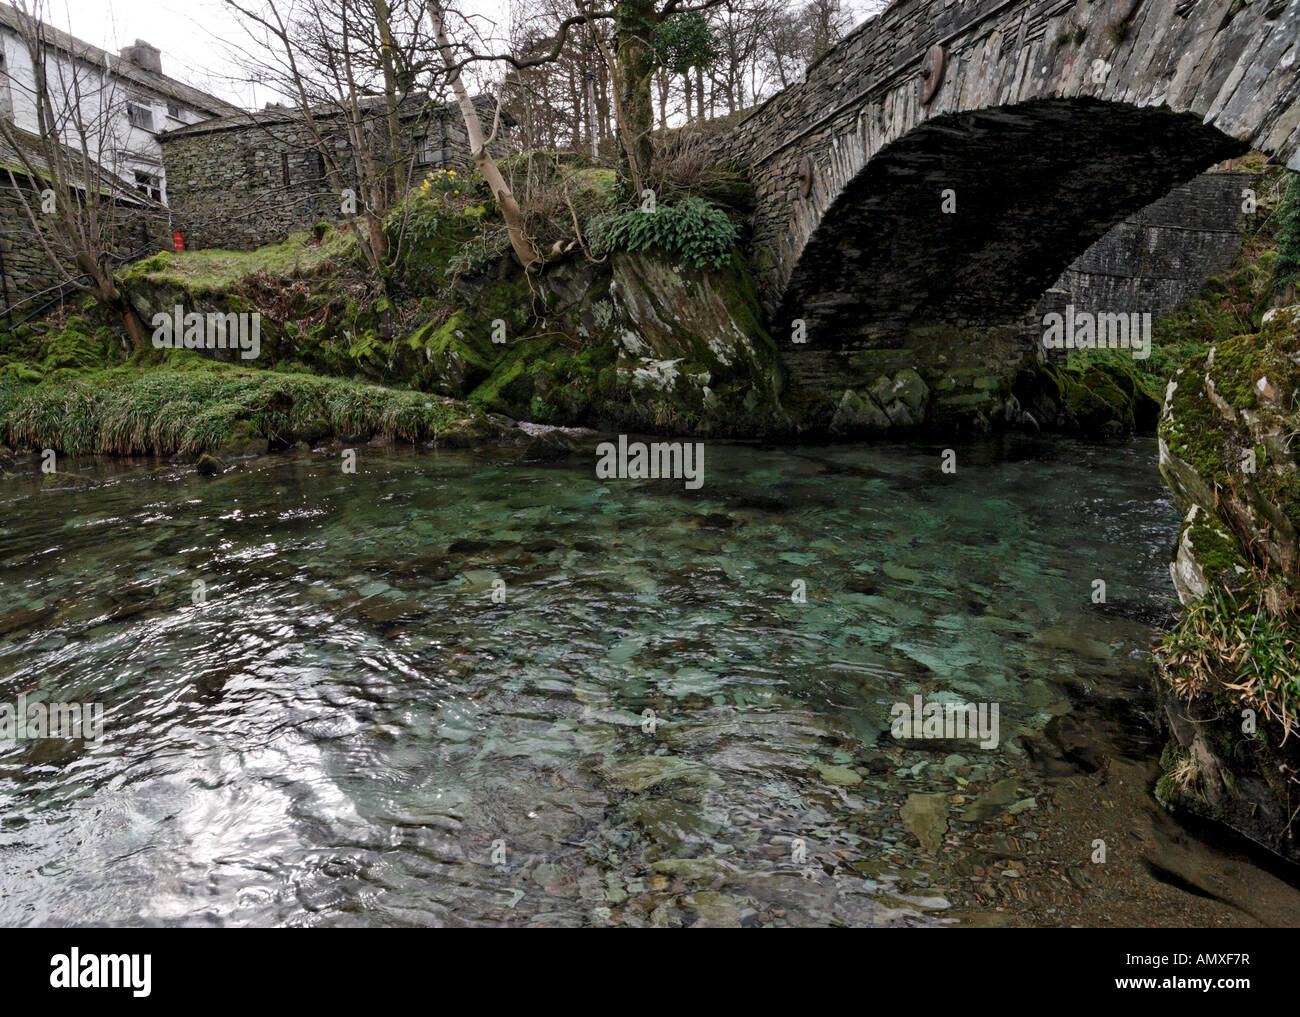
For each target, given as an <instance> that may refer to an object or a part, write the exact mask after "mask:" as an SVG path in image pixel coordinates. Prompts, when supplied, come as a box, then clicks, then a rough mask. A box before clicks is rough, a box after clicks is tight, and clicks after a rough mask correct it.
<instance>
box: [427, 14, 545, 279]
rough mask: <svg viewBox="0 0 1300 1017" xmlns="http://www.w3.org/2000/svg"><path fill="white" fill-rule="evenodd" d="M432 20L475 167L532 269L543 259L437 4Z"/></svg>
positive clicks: (525, 263) (520, 254)
mask: <svg viewBox="0 0 1300 1017" xmlns="http://www.w3.org/2000/svg"><path fill="white" fill-rule="evenodd" d="M429 18H430V20H431V21H432V22H433V36H434V41H436V42H437V44H438V52H439V53H441V55H442V62H443V66H445V67H446V68H447V70H448V71H449V72H450V79H449V83H450V85H451V88H452V91H453V92H455V93H456V104H457V106H459V107H460V115H461V117H462V118H463V119H464V121H465V134H466V136H467V137H468V139H469V151H470V155H471V156H472V157H473V159H474V165H475V166H476V167H477V168H478V171H479V172H480V173H482V174H483V179H484V180H486V181H487V185H488V188H489V189H490V190H491V191H492V197H494V198H495V199H496V203H497V207H498V208H500V209H501V218H502V219H504V220H505V222H506V233H507V235H508V236H509V237H510V246H511V247H512V248H513V249H514V252H515V254H516V256H517V257H518V258H519V261H520V262H521V263H522V264H523V266H524V268H525V270H527V269H530V268H532V267H533V266H534V265H536V264H539V263H540V262H541V260H542V259H541V258H540V257H538V255H537V252H536V251H534V250H533V245H532V244H530V243H529V242H528V237H527V236H525V234H524V216H523V213H522V212H521V211H520V210H519V203H518V202H516V201H515V196H514V194H513V193H512V192H511V190H510V187H509V185H507V184H506V181H505V178H504V177H503V176H501V170H500V169H499V168H498V167H497V164H496V160H494V159H493V158H492V155H491V154H490V153H489V152H488V148H487V142H486V141H484V139H483V125H482V123H480V122H479V118H478V110H476V109H475V108H474V103H473V101H472V100H471V99H470V97H469V90H468V89H467V88H466V87H465V82H464V81H463V80H462V79H461V76H460V71H459V70H457V69H456V55H455V53H454V52H453V51H452V48H451V41H450V40H449V39H448V38H447V28H446V25H445V24H444V22H443V17H442V7H441V6H440V5H439V4H438V3H437V2H434V3H431V4H429Z"/></svg>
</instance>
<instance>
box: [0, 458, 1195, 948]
mask: <svg viewBox="0 0 1300 1017" xmlns="http://www.w3.org/2000/svg"><path fill="white" fill-rule="evenodd" d="M939 452H940V450H939V449H937V448H933V449H932V448H918V447H916V446H909V447H897V446H869V447H843V446H841V447H827V448H802V449H796V450H788V449H784V450H760V449H753V448H748V447H740V446H731V447H729V446H725V445H718V444H710V445H709V446H708V450H707V454H708V458H707V461H706V468H707V471H708V472H707V483H706V484H705V487H704V488H703V489H702V490H699V491H686V490H684V489H683V485H682V484H681V482H680V481H678V482H672V481H650V482H637V481H598V480H597V479H596V478H595V476H594V470H593V468H592V462H591V461H590V460H586V459H576V460H566V461H564V462H561V463H555V464H533V465H528V464H523V463H520V462H515V461H510V459H509V457H508V456H507V454H506V453H478V454H474V453H450V452H440V453H423V454H417V453H412V452H400V451H383V450H366V451H364V452H363V453H362V454H361V456H360V457H359V460H358V472H357V473H356V474H355V475H347V474H343V473H342V472H341V470H340V469H339V460H338V458H337V456H336V455H322V454H312V455H308V454H306V453H304V454H301V455H299V456H296V457H294V456H289V457H270V458H267V459H263V460H257V461H254V462H251V463H249V464H245V465H243V466H242V467H241V468H239V469H237V470H235V471H232V472H229V473H227V474H225V475H224V476H222V477H220V478H216V479H203V478H199V477H197V476H194V475H193V474H192V473H188V474H184V473H181V472H178V471H167V470H163V471H159V470H158V468H157V466H156V464H152V465H150V464H136V465H116V466H107V465H101V466H96V465H93V464H85V465H83V467H82V469H83V470H85V471H86V472H88V473H89V474H90V475H92V476H95V477H97V478H98V479H100V480H103V481H105V483H104V484H102V485H101V486H97V487H95V488H93V489H90V490H85V491H77V490H71V491H49V490H46V491H41V490H40V489H39V485H38V484H37V483H36V481H35V480H34V479H32V478H28V479H19V480H17V481H12V482H10V483H8V484H6V485H4V486H3V487H2V488H0V630H2V631H6V632H7V634H5V635H3V636H0V702H9V703H12V702H14V701H15V700H16V698H17V696H18V695H19V693H27V694H28V695H29V698H30V697H33V696H35V695H36V694H38V693H45V694H47V695H48V696H50V697H51V698H52V699H54V700H65V701H83V702H101V703H103V704H104V705H105V708H106V714H105V724H104V736H103V738H102V739H101V740H100V741H99V742H97V743H82V742H72V741H59V740H46V741H40V742H26V743H18V744H10V745H7V746H6V745H0V924H5V925H15V924H33V925H35V924H61V923H80V922H89V923H95V924H108V923H174V924H189V925H246V924H258V925H263V924H288V925H379V924H383V925H390V924H413V925H428V924H601V925H603V924H608V923H611V922H613V923H618V924H655V923H658V924H676V923H678V922H680V921H683V920H686V921H689V920H692V918H693V916H695V915H696V914H698V915H702V916H704V917H706V918H710V919H712V920H716V921H720V922H722V923H724V924H726V923H730V922H733V921H739V922H741V923H743V924H756V923H763V924H777V925H781V924H828V923H845V924H927V923H937V922H943V921H946V920H948V919H946V918H945V910H947V905H948V903H949V902H948V901H947V900H946V899H945V894H944V883H945V874H944V872H943V865H944V864H945V863H944V862H943V861H942V860H940V861H935V860H934V859H931V858H929V857H928V856H924V855H923V854H921V853H920V851H919V847H918V845H917V843H916V841H915V839H914V838H912V837H911V835H910V834H909V833H908V832H907V831H906V830H905V829H904V828H903V827H902V826H901V825H900V824H899V822H898V809H899V806H900V805H901V804H902V803H903V802H904V801H905V800H906V798H907V797H908V795H910V794H913V793H918V792H921V793H924V792H932V791H943V792H945V793H949V792H952V791H954V790H957V789H958V787H959V785H958V784H956V783H954V776H953V774H954V773H957V774H964V778H963V779H964V780H965V781H966V782H967V784H968V785H969V788H970V789H971V791H972V793H976V792H978V790H979V789H981V788H986V787H988V786H989V785H991V784H992V783H994V782H995V781H997V780H999V779H1001V778H1004V777H1006V776H1008V775H1028V776H1024V779H1025V780H1031V779H1033V778H1032V774H1031V771H1032V766H1031V764H1030V762H1029V761H1028V760H1027V758H1026V756H1025V752H1024V750H1023V748H1022V742H1021V736H1033V735H1035V734H1038V733H1041V731H1042V729H1043V727H1044V726H1045V724H1046V723H1047V722H1048V720H1049V719H1050V718H1051V717H1052V716H1053V715H1055V714H1062V713H1065V712H1067V711H1068V710H1069V709H1070V703H1071V698H1070V695H1069V689H1071V688H1076V689H1077V687H1078V685H1079V683H1080V682H1085V683H1088V682H1098V683H1107V684H1108V686H1109V687H1110V688H1112V689H1120V690H1122V689H1125V688H1133V689H1137V688H1140V687H1142V685H1143V684H1144V681H1145V679H1144V677H1143V675H1144V669H1145V667H1146V661H1145V654H1146V649H1147V647H1148V645H1149V643H1150V641H1151V639H1152V636H1153V634H1154V630H1153V628H1152V618H1153V616H1154V615H1155V614H1158V613H1159V610H1160V609H1161V608H1162V606H1163V605H1165V604H1167V602H1168V599H1169V595H1170V587H1169V578H1168V568H1167V559H1168V549H1169V547H1170V544H1171V541H1172V539H1173V536H1174V534H1175V533H1176V529H1177V516H1176V513H1175V511H1174V508H1173V506H1172V504H1171V502H1170V501H1169V500H1168V499H1167V497H1166V496H1165V494H1164V489H1163V486H1162V484H1161V481H1160V478H1159V476H1158V474H1157V473H1156V471H1155V468H1154V461H1155V451H1154V447H1153V445H1152V444H1151V443H1149V442H1136V443H1134V444H1132V445H1128V446H1122V447H1121V446H1106V447H1099V446H1088V445H1084V444H1080V443H1074V442H1068V441H1063V440H1062V441H1055V440H1054V441H1035V442H1029V441H1025V440H1017V441H1016V442H1014V443H1012V444H1009V445H1006V446H997V447H988V448H966V449H961V450H959V453H958V456H959V458H958V471H957V473H956V474H955V475H951V476H947V475H944V474H942V473H941V472H940V469H939ZM1098 578H1100V579H1103V580H1104V581H1105V582H1106V584H1107V600H1108V605H1107V606H1106V607H1104V608H1103V607H1099V606H1097V605H1094V604H1093V603H1092V596H1091V595H1092V591H1093V580H1094V579H1098ZM494 579H501V580H504V583H505V587H504V589H505V598H506V599H505V603H495V602H494V600H493V591H494V586H493V580H494ZM196 580H198V581H202V582H203V583H205V584H206V603H204V604H201V605H195V604H194V603H192V600H193V597H192V593H193V590H194V585H193V584H194V583H195V581H196ZM795 580H802V581H803V582H804V583H805V584H806V589H807V603H802V604H801V603H795V602H794V601H792V589H793V587H792V583H793V582H794V581H795ZM918 693H919V694H923V695H924V696H925V697H926V698H927V701H932V700H936V699H943V698H945V697H946V698H949V699H954V700H967V701H978V702H996V703H998V704H1000V710H1001V742H1000V745H999V747H998V748H997V749H995V750H990V751H981V750H978V749H975V750H974V751H971V750H969V749H966V748H963V749H961V750H960V751H961V753H962V754H963V755H964V756H966V757H967V766H965V767H962V765H961V764H960V763H957V764H953V763H952V761H951V760H949V761H948V765H947V767H945V758H946V757H945V755H944V754H943V753H938V754H936V753H934V752H926V751H921V750H919V749H916V748H913V747H904V746H902V745H900V744H899V743H898V742H896V741H895V740H894V739H893V738H892V737H891V736H890V734H889V730H888V729H889V723H890V707H891V705H892V704H894V703H896V702H900V701H907V700H909V699H910V697H911V696H912V695H913V694H918ZM647 710H652V711H654V717H655V719H656V722H657V723H656V726H655V729H654V730H653V731H647V730H645V728H646V727H648V726H650V725H648V724H647V723H646V714H645V711H647ZM819 766H820V767H821V769H819ZM954 767H955V768H954ZM837 768H848V774H847V775H846V772H845V770H844V769H837ZM855 778H856V779H855ZM845 780H847V783H845ZM960 786H962V787H965V786H967V785H960ZM801 849H802V852H801ZM671 859H690V860H693V864H692V863H686V864H683V863H679V862H678V863H675V862H672V861H669V860H671ZM656 863H659V865H658V868H656ZM693 909H694V910H693Z"/></svg>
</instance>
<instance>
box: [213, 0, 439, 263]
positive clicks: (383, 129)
mask: <svg viewBox="0 0 1300 1017" xmlns="http://www.w3.org/2000/svg"><path fill="white" fill-rule="evenodd" d="M225 3H226V5H227V6H228V7H229V8H230V9H231V10H233V11H235V12H236V13H238V14H239V15H240V16H241V19H242V21H241V24H242V25H243V27H244V28H245V30H246V31H247V32H248V35H249V38H250V45H249V47H248V48H247V49H245V50H244V51H243V55H242V60H243V62H244V64H245V66H246V69H247V70H248V71H249V72H250V74H251V76H252V78H253V80H256V81H258V82H259V83H261V84H264V85H267V86H268V87H270V88H272V89H273V90H275V91H277V92H279V93H280V94H282V95H284V96H285V97H286V98H288V99H290V100H291V102H292V103H293V106H294V110H295V113H296V117H295V123H297V122H300V124H301V127H302V128H303V129H304V130H305V132H306V134H307V137H308V142H309V144H310V146H311V147H312V148H313V149H314V150H315V151H316V153H317V155H318V156H319V157H320V162H321V165H322V166H323V168H324V171H325V178H326V180H327V181H328V183H329V187H330V190H331V191H332V193H333V194H334V195H335V196H336V197H337V198H339V200H340V207H341V208H342V207H343V202H342V197H343V195H344V194H345V192H347V191H349V190H354V189H355V193H356V194H357V196H358V197H359V198H360V199H361V200H360V202H359V204H358V207H357V209H356V213H357V215H356V218H354V219H349V220H347V221H346V224H347V227H348V228H350V229H351V230H352V232H353V234H354V235H355V236H356V237H357V239H358V241H359V243H360V246H361V250H362V253H363V255H364V257H365V259H366V262H367V264H368V265H369V267H370V269H371V272H372V273H373V274H374V275H375V276H376V277H377V278H378V277H381V275H382V268H383V266H384V265H385V264H386V263H387V262H389V261H390V260H391V256H393V255H394V253H395V252H390V251H389V249H388V247H389V242H388V237H387V234H386V233H385V230H384V220H385V218H386V216H387V213H388V212H389V210H390V209H391V208H392V207H393V205H394V204H395V203H396V202H397V201H398V200H399V199H400V198H401V197H402V196H403V195H404V194H405V193H406V191H407V190H408V189H409V187H410V185H411V183H412V175H413V173H414V167H415V158H414V155H415V153H414V144H415V141H414V138H415V136H417V135H418V134H419V133H420V129H419V125H420V124H421V123H422V122H423V120H424V119H425V118H427V114H428V105H429V103H428V95H427V93H425V92H423V91H421V89H420V87H419V83H420V81H421V80H422V79H424V78H427V76H428V73H429V71H430V68H431V67H432V64H431V63H430V61H429V58H428V54H429V53H430V52H431V50H432V49H433V46H434V43H433V40H432V39H431V38H430V37H429V36H428V34H427V33H426V32H425V30H424V28H423V22H424V14H425V10H426V7H427V4H426V0H225ZM298 118H300V121H299V119H298ZM250 123H252V124H257V123H258V118H257V116H256V115H255V114H252V115H250ZM340 138H341V139H342V140H344V141H345V142H346V143H345V144H343V145H340V144H338V143H337V142H338V141H339V140H340Z"/></svg>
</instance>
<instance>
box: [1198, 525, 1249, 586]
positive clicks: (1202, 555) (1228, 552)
mask: <svg viewBox="0 0 1300 1017" xmlns="http://www.w3.org/2000/svg"><path fill="white" fill-rule="evenodd" d="M1187 539H1188V540H1189V541H1190V543H1191V545H1192V550H1193V552H1194V553H1195V556H1196V561H1197V563H1198V564H1199V565H1200V566H1201V569H1202V570H1203V571H1204V572H1205V574H1206V576H1207V577H1209V578H1214V577H1217V576H1219V575H1221V574H1223V573H1225V572H1231V573H1234V574H1235V573H1236V570H1237V567H1238V566H1240V567H1242V568H1245V567H1246V560H1245V558H1244V557H1243V556H1242V554H1241V549H1240V548H1239V547H1238V546H1237V542H1236V540H1235V539H1234V538H1233V537H1232V535H1231V534H1230V533H1228V531H1227V530H1226V529H1224V527H1223V526H1222V525H1221V524H1219V523H1218V521H1217V520H1213V517H1211V516H1210V515H1209V514H1208V513H1204V512H1198V513H1197V518H1196V522H1195V523H1194V524H1193V525H1192V526H1191V527H1190V532H1189V533H1188V534H1187Z"/></svg>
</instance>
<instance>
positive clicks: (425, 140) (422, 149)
mask: <svg viewBox="0 0 1300 1017" xmlns="http://www.w3.org/2000/svg"><path fill="white" fill-rule="evenodd" d="M440 141H441V139H440V138H436V137H434V136H433V135H432V134H426V135H425V136H424V137H422V138H421V139H420V144H419V147H418V148H417V149H416V152H415V161H416V163H417V165H420V166H442V165H444V164H445V163H446V162H447V150H446V149H444V148H442V147H441V145H440Z"/></svg>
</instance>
